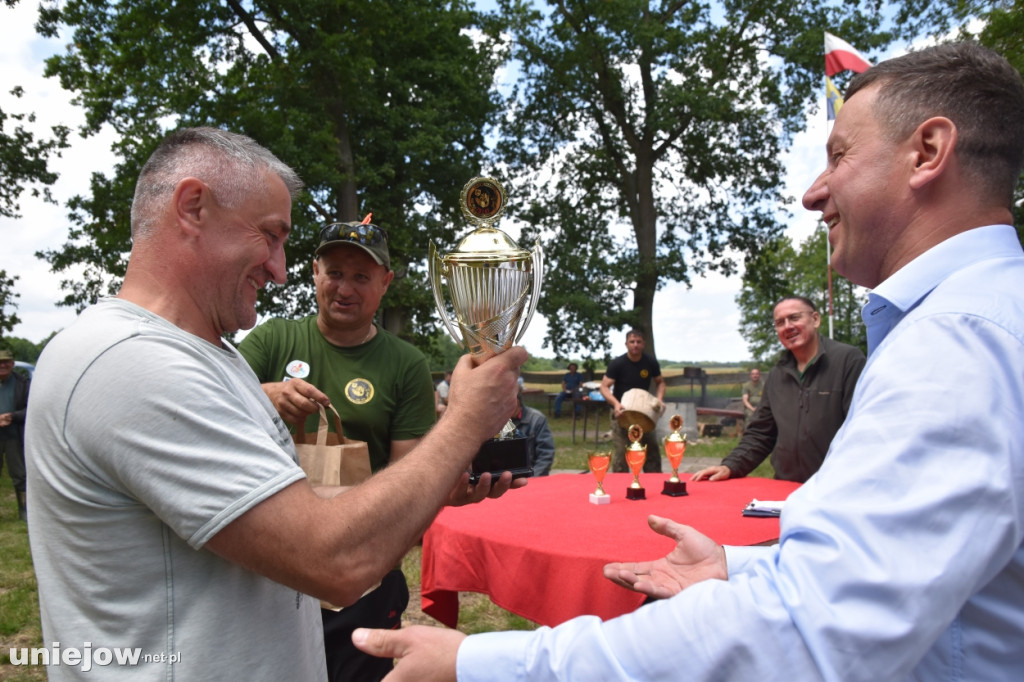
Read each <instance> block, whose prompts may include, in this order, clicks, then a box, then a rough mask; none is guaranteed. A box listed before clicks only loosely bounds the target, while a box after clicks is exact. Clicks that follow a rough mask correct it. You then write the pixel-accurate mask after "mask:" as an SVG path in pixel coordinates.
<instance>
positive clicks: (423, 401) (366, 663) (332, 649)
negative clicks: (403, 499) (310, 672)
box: [238, 221, 436, 680]
mask: <svg viewBox="0 0 1024 682" xmlns="http://www.w3.org/2000/svg"><path fill="white" fill-rule="evenodd" d="M394 276H395V273H394V271H392V270H391V261H390V255H389V253H388V242H387V233H386V232H385V231H384V230H383V229H382V228H380V227H378V226H377V225H374V224H372V223H370V222H369V221H364V222H362V223H359V222H352V223H331V224H329V225H326V226H325V227H324V228H323V229H322V230H321V231H320V242H319V245H318V246H317V249H316V256H315V258H314V260H313V282H314V284H315V286H316V301H317V308H318V312H317V314H316V315H309V316H307V317H304V318H301V319H298V320H285V319H273V320H269V321H267V322H265V323H264V324H262V325H260V326H259V327H257V328H255V329H254V330H253V331H252V332H251V333H250V334H249V335H248V336H246V338H245V339H243V340H242V342H241V344H240V345H239V347H238V350H239V352H240V353H241V354H242V355H243V356H244V357H245V359H246V361H247V362H248V363H249V365H250V366H251V367H252V368H253V371H254V372H255V373H256V376H257V377H259V380H260V382H261V384H262V385H263V390H264V392H265V393H266V394H267V396H268V397H269V398H270V400H271V402H273V403H274V407H276V408H277V411H278V413H279V414H280V415H281V417H282V418H283V419H284V420H285V421H287V422H290V423H292V424H298V425H299V428H303V427H304V428H305V429H306V431H307V432H310V431H316V429H317V424H318V421H319V410H318V408H317V403H321V404H324V405H327V404H331V405H333V406H334V407H335V409H337V411H338V413H339V414H340V415H341V421H342V428H343V429H344V431H345V435H346V436H347V437H349V438H354V439H357V440H362V441H366V442H367V443H368V445H369V449H370V464H371V467H372V469H373V471H375V472H376V471H378V470H380V469H382V468H384V467H385V466H387V465H388V464H389V463H392V462H395V461H397V460H398V459H399V458H400V457H402V456H403V455H405V454H406V453H407V452H409V451H410V450H412V449H413V447H415V445H416V444H417V443H418V442H419V441H420V438H421V437H422V436H423V435H424V434H426V432H427V431H429V430H430V428H431V427H432V426H433V425H434V423H435V421H436V418H435V414H434V385H433V382H432V381H431V377H430V369H429V366H428V364H427V360H426V358H425V357H424V356H423V354H422V353H421V352H420V351H419V350H417V349H416V348H414V347H413V346H412V345H410V344H408V343H406V342H405V341H403V340H401V339H399V338H398V337H396V336H395V335H393V334H391V333H390V332H388V331H385V330H384V329H382V328H381V327H379V326H377V325H376V324H375V323H374V316H375V315H376V313H377V309H378V307H379V306H380V302H381V298H382V297H383V296H384V294H385V293H386V292H387V290H388V285H389V284H391V280H392V279H393V278H394ZM332 430H333V426H332ZM410 492H413V491H410ZM382 530H383V529H382ZM408 601H409V591H408V588H407V586H406V583H405V577H404V576H403V575H402V572H401V570H399V569H398V568H397V567H396V569H395V570H393V571H391V573H389V574H388V575H386V576H385V577H384V580H383V582H382V583H381V585H380V587H378V588H377V589H376V590H374V591H372V592H370V593H369V594H367V595H365V596H364V597H363V598H362V599H361V600H360V601H359V602H357V603H356V604H354V605H353V606H351V607H348V608H346V609H344V610H341V611H335V610H330V609H326V608H325V609H323V611H322V616H323V621H324V644H325V646H326V653H327V668H328V675H329V677H330V679H331V680H338V679H345V680H379V679H381V678H382V677H383V676H384V675H385V674H386V673H387V671H388V670H390V668H391V662H390V661H386V660H383V659H377V658H373V657H371V656H367V655H366V654H363V653H362V652H360V651H358V650H356V649H355V648H354V647H353V646H352V644H351V640H350V635H351V632H352V629H353V628H354V627H355V626H357V625H358V626H365V625H367V624H368V623H370V622H374V623H377V625H375V626H374V627H385V628H393V627H396V626H398V625H399V624H400V622H401V616H402V613H403V612H404V611H405V608H406V606H407V604H408Z"/></svg>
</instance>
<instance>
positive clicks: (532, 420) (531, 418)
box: [512, 391, 555, 476]
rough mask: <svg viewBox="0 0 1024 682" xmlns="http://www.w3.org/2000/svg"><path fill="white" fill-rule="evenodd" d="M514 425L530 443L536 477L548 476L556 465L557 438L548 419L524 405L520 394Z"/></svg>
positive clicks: (531, 458)
mask: <svg viewBox="0 0 1024 682" xmlns="http://www.w3.org/2000/svg"><path fill="white" fill-rule="evenodd" d="M512 423H513V424H515V426H516V428H517V429H519V433H520V434H521V435H523V436H525V437H526V439H527V442H528V446H527V447H528V452H529V455H528V456H529V460H528V461H529V462H530V466H532V467H533V475H534V476H547V475H548V474H550V473H551V465H552V464H554V463H555V437H554V435H552V433H551V427H550V426H549V425H548V418H547V417H545V416H544V413H543V412H541V411H540V410H535V409H534V408H532V407H529V406H528V405H526V404H525V403H523V394H522V391H520V393H519V410H518V411H517V412H516V414H514V415H513V416H512Z"/></svg>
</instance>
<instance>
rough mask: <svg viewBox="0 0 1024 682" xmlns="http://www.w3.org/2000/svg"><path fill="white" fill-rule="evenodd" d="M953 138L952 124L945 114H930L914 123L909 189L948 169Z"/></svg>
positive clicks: (954, 126)
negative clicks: (916, 124)
mask: <svg viewBox="0 0 1024 682" xmlns="http://www.w3.org/2000/svg"><path fill="white" fill-rule="evenodd" d="M956 139H957V130H956V125H955V124H954V123H953V122H952V121H951V120H949V119H948V118H946V117H945V116H934V117H932V118H930V119H928V120H927V121H925V122H924V123H922V124H921V125H919V126H918V127H917V130H915V131H914V134H913V135H912V136H911V139H910V143H911V145H912V158H913V161H914V168H913V169H912V170H911V177H910V186H911V188H912V189H921V188H923V187H924V186H925V185H927V184H929V183H931V182H933V181H934V180H936V179H938V178H939V177H941V176H942V174H943V173H945V172H946V171H947V170H948V169H949V167H950V164H951V163H952V162H953V158H954V154H955V149H956Z"/></svg>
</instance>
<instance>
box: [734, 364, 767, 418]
mask: <svg viewBox="0 0 1024 682" xmlns="http://www.w3.org/2000/svg"><path fill="white" fill-rule="evenodd" d="M763 389H764V384H762V383H761V370H759V369H758V368H757V367H755V368H754V369H752V370H750V380H749V381H745V382H743V386H742V387H741V388H740V395H741V396H742V400H743V426H746V425H747V424H749V423H750V418H751V417H753V416H754V411H755V410H757V406H758V405H759V404H760V403H761V391H762V390H763Z"/></svg>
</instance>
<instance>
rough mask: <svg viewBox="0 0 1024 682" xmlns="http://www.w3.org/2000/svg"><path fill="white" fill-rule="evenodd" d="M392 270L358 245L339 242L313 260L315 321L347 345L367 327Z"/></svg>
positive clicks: (388, 282) (391, 275)
mask: <svg viewBox="0 0 1024 682" xmlns="http://www.w3.org/2000/svg"><path fill="white" fill-rule="evenodd" d="M394 276H395V273H394V272H393V271H392V270H388V269H387V268H385V267H384V266H383V265H379V264H378V263H377V262H376V261H375V260H373V258H372V257H371V256H370V254H368V253H366V252H365V251H363V250H362V249H361V248H359V247H358V246H353V245H341V246H335V247H334V248H332V249H328V250H327V251H324V252H323V253H322V254H321V255H320V257H319V258H317V259H316V260H314V261H313V282H314V284H315V285H316V302H317V305H318V306H319V316H318V318H317V324H318V326H319V327H320V331H321V332H322V333H323V334H324V336H326V337H327V338H328V339H329V340H333V341H334V342H335V343H338V344H339V345H351V341H353V340H357V341H360V342H361V339H354V338H346V337H347V336H349V335H354V336H359V334H360V333H366V332H367V331H369V327H370V325H371V324H372V323H373V316H374V315H375V314H376V313H377V308H378V307H380V300H381V298H383V297H384V294H385V293H387V290H388V285H389V284H391V280H392V279H393V278H394Z"/></svg>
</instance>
